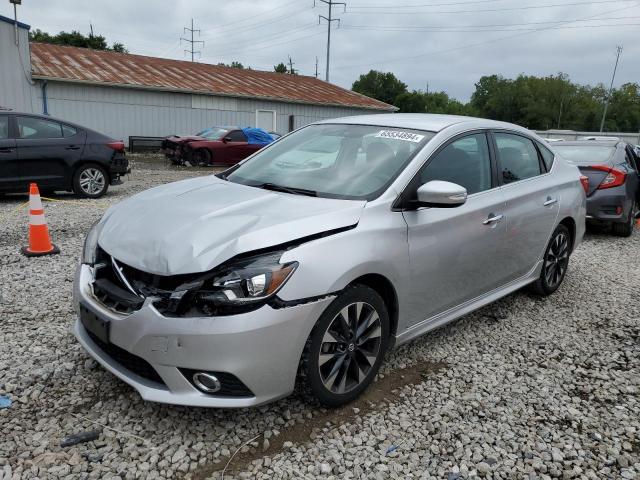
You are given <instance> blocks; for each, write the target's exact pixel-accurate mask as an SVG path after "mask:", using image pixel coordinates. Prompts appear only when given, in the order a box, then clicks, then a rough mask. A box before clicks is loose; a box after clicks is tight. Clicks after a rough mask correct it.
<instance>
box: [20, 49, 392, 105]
mask: <svg viewBox="0 0 640 480" xmlns="http://www.w3.org/2000/svg"><path fill="white" fill-rule="evenodd" d="M31 68H32V76H33V78H39V79H48V80H59V81H65V82H74V83H90V84H98V85H110V86H120V87H130V88H146V89H153V90H166V91H175V92H188V93H202V94H206V95H226V96H232V97H246V98H259V99H266V100H278V101H285V102H296V103H306V104H314V105H332V106H340V107H355V108H368V109H373V110H385V111H395V110H397V109H396V108H395V107H393V106H392V105H389V104H386V103H384V102H380V101H378V100H375V99H373V98H369V97H367V96H364V95H361V94H359V93H356V92H352V91H351V90H346V89H344V88H341V87H338V86H336V85H333V84H331V83H327V82H324V81H322V80H319V79H317V78H313V77H307V76H303V75H287V74H282V73H275V72H263V71H258V70H243V69H239V68H231V67H223V66H218V65H210V64H207V63H193V62H187V61H182V60H169V59H166V58H156V57H145V56H142V55H132V54H129V53H116V52H107V51H100V50H91V49H87V48H78V47H67V46H59V45H51V44H46V43H36V42H33V43H31Z"/></svg>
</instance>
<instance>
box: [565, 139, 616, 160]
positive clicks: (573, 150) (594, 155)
mask: <svg viewBox="0 0 640 480" xmlns="http://www.w3.org/2000/svg"><path fill="white" fill-rule="evenodd" d="M553 149H554V150H556V151H557V152H558V153H560V155H562V156H563V157H564V158H566V159H567V160H569V161H570V162H571V163H575V164H576V165H595V164H597V163H607V162H608V161H609V159H610V158H611V156H612V155H613V152H615V150H616V147H605V146H602V145H558V144H555V145H554V146H553Z"/></svg>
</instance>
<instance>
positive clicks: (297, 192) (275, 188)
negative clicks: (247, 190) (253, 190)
mask: <svg viewBox="0 0 640 480" xmlns="http://www.w3.org/2000/svg"><path fill="white" fill-rule="evenodd" d="M254 186H255V187H258V188H264V189H265V190H273V191H274V192H285V193H293V194H294V195H306V196H308V197H317V196H318V192H316V191H315V190H307V189H306V188H295V187H285V186H283V185H277V184H275V183H262V184H260V185H254Z"/></svg>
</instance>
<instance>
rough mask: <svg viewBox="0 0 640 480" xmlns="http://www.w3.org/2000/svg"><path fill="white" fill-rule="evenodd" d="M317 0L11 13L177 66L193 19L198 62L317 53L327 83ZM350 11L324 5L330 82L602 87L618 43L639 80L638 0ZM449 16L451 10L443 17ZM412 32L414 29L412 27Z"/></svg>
mask: <svg viewBox="0 0 640 480" xmlns="http://www.w3.org/2000/svg"><path fill="white" fill-rule="evenodd" d="M316 3H317V7H316V8H313V7H312V2H311V1H310V0H260V1H256V0H253V1H250V0H234V1H233V2H211V1H209V0H180V1H174V2H159V1H151V0H138V1H136V2H131V1H128V0H110V1H109V2H87V1H86V0H64V1H58V2H36V0H24V1H23V4H22V5H21V6H19V7H18V9H19V13H18V15H19V19H20V20H22V21H24V22H26V23H28V24H30V25H31V26H32V28H39V29H41V30H44V31H48V32H50V33H56V32H58V31H60V30H71V29H76V30H80V31H82V32H84V33H87V32H88V31H89V25H90V24H92V25H93V28H94V32H95V33H96V34H101V35H105V36H106V37H107V40H108V42H109V43H113V42H116V41H118V42H122V43H124V44H125V45H126V46H127V48H128V49H129V51H130V52H132V53H138V54H142V55H152V56H165V57H169V58H176V59H187V56H186V55H185V53H184V52H183V50H184V49H188V48H189V44H187V43H185V42H184V41H183V42H182V43H180V40H179V38H180V37H181V36H186V35H189V33H188V32H186V33H185V32H184V31H183V27H186V26H189V25H190V22H191V18H193V19H194V22H195V25H196V28H197V29H200V30H201V32H199V34H198V33H196V34H195V39H196V40H204V41H205V44H204V46H201V45H198V44H196V46H195V47H196V50H201V51H202V61H206V62H208V63H218V62H225V63H230V62H231V61H233V60H237V61H240V62H241V63H243V64H244V65H245V66H251V67H252V68H256V69H267V70H271V69H272V68H273V65H276V64H278V63H280V62H286V61H287V60H288V57H289V55H290V56H291V57H292V59H293V62H294V63H295V65H294V67H295V68H296V69H298V70H299V71H300V73H302V74H304V75H314V73H315V61H316V57H318V59H319V66H318V70H319V76H320V77H321V78H324V71H325V56H326V33H327V27H326V23H325V22H324V20H323V21H322V24H321V25H318V15H320V14H321V15H325V16H326V15H327V7H326V5H325V4H324V3H322V2H316ZM405 3H406V4H408V5H423V4H424V5H427V4H428V5H431V6H429V7H417V6H416V7H408V6H406V5H405ZM347 4H348V8H347V12H346V13H345V12H343V8H342V7H340V6H335V7H334V9H333V13H334V16H335V17H338V18H340V20H341V26H340V28H334V30H332V37H331V81H332V82H334V83H337V84H338V85H341V86H343V87H346V88H350V86H351V84H352V83H353V81H354V80H356V79H357V78H358V76H359V75H360V74H362V73H365V72H367V71H368V70H369V69H371V68H375V69H378V70H383V71H392V72H394V73H395V74H396V75H397V76H398V77H399V78H400V79H401V80H402V81H404V82H405V83H407V84H408V86H409V88H412V89H422V90H425V89H426V88H427V85H428V88H429V89H430V90H444V91H446V92H447V93H449V94H450V95H453V96H454V97H457V98H459V99H461V100H467V99H468V98H469V97H470V95H471V94H472V93H473V90H474V83H475V82H477V81H478V79H479V78H480V76H482V75H490V74H494V73H496V74H501V75H503V76H506V77H513V76H516V75H518V74H520V73H524V74H528V75H553V74H556V73H557V72H560V71H562V72H564V73H567V74H569V76H570V77H571V79H572V80H573V81H575V82H579V83H584V84H587V83H588V84H596V83H600V82H602V83H605V84H607V85H608V83H609V81H610V78H611V71H612V68H613V63H614V61H615V48H616V45H624V51H623V53H622V57H621V61H620V66H619V70H618V73H617V76H616V85H620V84H622V83H625V82H633V81H637V79H638V78H639V77H640V62H638V61H637V59H638V58H640V43H638V42H637V35H638V34H637V32H638V29H639V28H640V1H637V2H636V1H631V0H630V1H619V0H618V1H612V0H596V1H593V2H587V1H585V0H540V2H534V1H533V0H524V1H523V2H520V3H513V2H510V1H508V0H433V1H431V2H430V3H427V2H426V0H398V3H390V2H383V1H382V0H374V1H373V2H371V1H365V0H347ZM434 4H439V5H435V6H434ZM444 4H448V5H444ZM563 4H564V5H565V6H561V7H550V6H548V5H563ZM567 4H569V5H567ZM0 5H1V6H0V14H1V15H5V16H8V17H12V16H13V11H12V7H11V5H9V4H8V3H4V4H0ZM545 5H546V6H545ZM541 6H542V8H539V7H541ZM362 7H365V8H362ZM371 7H373V8H371ZM376 7H378V8H376ZM383 7H391V8H383ZM521 7H527V8H521ZM529 7H530V8H529ZM516 8H519V9H516ZM454 11H455V12H458V13H442V12H454ZM405 12H408V13H409V14H405ZM575 20H583V21H575ZM543 22H555V23H543ZM560 22H562V23H560ZM516 24H519V25H516ZM595 25H618V26H607V27H602V26H598V27H595ZM588 26H590V27H588ZM334 27H337V25H335V24H334ZM576 27H579V28H576ZM417 29H422V31H412V30H417ZM530 29H536V30H537V31H531V30H530ZM451 30H456V31H451ZM505 30H506V31H505Z"/></svg>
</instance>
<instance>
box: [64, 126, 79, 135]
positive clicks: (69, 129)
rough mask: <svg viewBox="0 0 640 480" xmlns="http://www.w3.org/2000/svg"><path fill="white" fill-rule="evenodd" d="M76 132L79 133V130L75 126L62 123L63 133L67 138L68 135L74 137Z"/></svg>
mask: <svg viewBox="0 0 640 480" xmlns="http://www.w3.org/2000/svg"><path fill="white" fill-rule="evenodd" d="M76 133H78V130H76V129H75V128H73V127H72V126H70V125H64V124H63V125H62V135H63V136H64V137H65V138H66V137H73V136H74V135H75V134H76Z"/></svg>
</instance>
